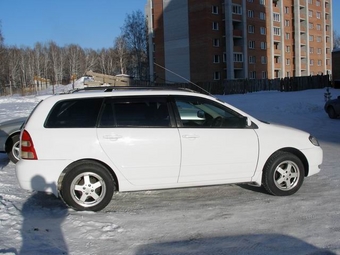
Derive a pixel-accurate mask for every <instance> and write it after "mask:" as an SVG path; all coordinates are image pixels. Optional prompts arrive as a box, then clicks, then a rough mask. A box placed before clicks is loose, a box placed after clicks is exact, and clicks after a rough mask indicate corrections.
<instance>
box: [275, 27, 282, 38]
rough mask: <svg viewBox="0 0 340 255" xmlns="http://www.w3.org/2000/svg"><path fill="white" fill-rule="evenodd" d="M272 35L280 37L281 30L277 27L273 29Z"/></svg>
mask: <svg viewBox="0 0 340 255" xmlns="http://www.w3.org/2000/svg"><path fill="white" fill-rule="evenodd" d="M274 35H278V36H281V28H279V27H274Z"/></svg>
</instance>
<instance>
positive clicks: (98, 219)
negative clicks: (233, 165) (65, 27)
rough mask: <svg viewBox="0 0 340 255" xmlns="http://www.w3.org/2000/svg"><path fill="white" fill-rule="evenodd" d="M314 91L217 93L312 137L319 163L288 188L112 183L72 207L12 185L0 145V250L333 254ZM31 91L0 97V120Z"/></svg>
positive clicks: (328, 130)
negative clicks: (88, 206)
mask: <svg viewBox="0 0 340 255" xmlns="http://www.w3.org/2000/svg"><path fill="white" fill-rule="evenodd" d="M56 89H57V88H56ZM324 93H325V90H308V91H300V92H277V91H271V92H257V93H251V94H245V95H229V96H219V98H221V99H223V100H225V101H227V102H228V103H231V104H233V105H235V106H237V107H239V108H240V109H242V110H244V111H246V112H248V113H250V114H252V115H253V116H255V117H257V118H258V119H262V120H267V121H270V122H273V123H279V124H283V125H287V126H291V127H296V128H300V129H303V130H305V131H308V132H310V133H311V134H313V135H314V136H316V137H317V138H318V139H319V142H320V144H321V147H322V148H323V150H324V163H323V165H322V171H321V172H320V173H319V174H318V175H315V176H312V177H310V178H306V179H305V182H304V184H303V186H302V188H301V189H300V191H299V192H298V193H296V194H295V195H293V196H290V197H274V196H271V195H268V194H267V193H266V192H264V190H263V189H261V188H255V187H251V186H248V185H225V186H215V187H204V188H202V187H201V188H189V189H178V190H162V191H146V192H134V193H118V194H116V195H114V197H113V199H112V202H111V203H110V205H109V206H108V207H107V208H106V209H105V210H104V211H101V212H97V213H93V212H76V211H73V210H71V209H68V208H66V207H65V206H64V204H63V203H62V202H61V201H60V200H59V199H57V198H55V197H54V196H51V195H47V194H41V193H36V192H27V191H25V190H22V189H20V187H19V186H18V183H17V181H16V177H15V165H14V164H12V163H10V162H9V160H8V158H7V156H6V155H5V154H0V180H1V181H0V233H1V234H0V254H136V255H142V254H182V255H184V254H279V255H280V254H289V255H291V254H340V210H339V209H340V184H339V183H340V119H337V120H331V119H329V118H328V116H327V115H326V113H325V112H324V110H323V105H324ZM331 93H332V98H335V97H336V96H337V95H340V91H339V90H334V89H331ZM38 101H39V99H38V98H36V97H34V96H26V97H20V96H12V97H0V121H3V120H7V119H12V118H16V117H20V116H27V115H28V114H29V112H30V111H31V110H32V109H33V107H34V106H35V105H36V104H37V102H38ZM46 171H48V169H46Z"/></svg>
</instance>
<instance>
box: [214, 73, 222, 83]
mask: <svg viewBox="0 0 340 255" xmlns="http://www.w3.org/2000/svg"><path fill="white" fill-rule="evenodd" d="M220 79H221V74H220V72H215V73H214V80H215V81H218V80H220Z"/></svg>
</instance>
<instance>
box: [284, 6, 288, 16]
mask: <svg viewBox="0 0 340 255" xmlns="http://www.w3.org/2000/svg"><path fill="white" fill-rule="evenodd" d="M285 13H286V14H288V13H289V7H288V6H285Z"/></svg>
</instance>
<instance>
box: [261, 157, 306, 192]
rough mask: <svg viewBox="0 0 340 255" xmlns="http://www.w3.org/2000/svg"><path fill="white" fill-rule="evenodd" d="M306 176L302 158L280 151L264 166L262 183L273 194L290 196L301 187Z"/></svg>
mask: <svg viewBox="0 0 340 255" xmlns="http://www.w3.org/2000/svg"><path fill="white" fill-rule="evenodd" d="M304 177H305V168H304V165H303V164H302V162H301V160H300V159H299V158H298V157H297V156H295V155H294V154H292V153H289V152H283V151H278V152H276V153H274V154H273V155H272V156H271V157H270V158H269V159H268V161H267V163H266V164H265V166H264V169H263V179H262V184H263V186H264V188H265V189H266V190H267V192H268V193H270V194H272V195H275V196H288V195H292V194H294V193H296V192H297V191H298V190H299V189H300V187H301V185H302V183H303V180H304Z"/></svg>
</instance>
